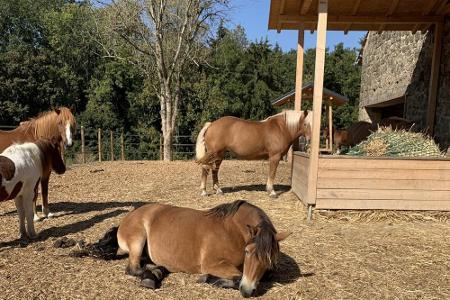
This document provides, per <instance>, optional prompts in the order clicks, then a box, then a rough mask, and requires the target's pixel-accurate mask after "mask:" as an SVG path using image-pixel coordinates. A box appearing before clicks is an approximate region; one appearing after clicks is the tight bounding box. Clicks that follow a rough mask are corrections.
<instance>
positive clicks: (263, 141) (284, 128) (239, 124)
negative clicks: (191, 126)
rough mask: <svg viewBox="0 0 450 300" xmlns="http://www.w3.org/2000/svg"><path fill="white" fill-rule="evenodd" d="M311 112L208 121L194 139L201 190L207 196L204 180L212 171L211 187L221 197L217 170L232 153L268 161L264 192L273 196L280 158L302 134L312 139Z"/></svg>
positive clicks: (290, 111)
mask: <svg viewBox="0 0 450 300" xmlns="http://www.w3.org/2000/svg"><path fill="white" fill-rule="evenodd" d="M312 116H313V114H312V113H309V114H308V111H305V112H303V111H302V112H297V111H293V110H288V111H284V112H281V113H279V114H277V115H274V116H271V117H269V118H267V119H265V120H263V121H247V120H242V119H239V118H235V117H223V118H220V119H218V120H216V121H214V122H212V123H210V122H207V123H206V124H205V125H204V126H203V128H202V130H201V131H200V133H199V135H198V137H197V144H196V149H195V151H196V160H197V162H198V163H199V164H201V165H202V180H201V185H200V188H201V190H202V196H206V195H207V193H206V180H207V178H208V173H209V169H211V170H212V179H213V188H214V189H215V190H216V193H217V194H221V193H222V190H221V189H220V187H219V168H220V164H221V163H222V160H223V157H224V154H225V152H226V151H227V150H228V151H231V152H233V153H234V154H236V155H237V156H238V157H239V158H242V159H249V160H256V159H269V163H270V164H269V176H268V179H267V185H266V190H267V192H268V193H269V194H270V196H272V197H276V196H277V194H276V192H275V191H274V189H273V182H274V179H275V173H276V171H277V167H278V163H279V162H280V159H281V158H282V157H283V156H284V155H285V154H286V153H287V151H288V150H289V147H290V146H291V145H292V143H293V142H294V141H295V140H296V139H298V138H299V136H301V135H303V136H306V137H307V138H309V137H310V136H311V123H312Z"/></svg>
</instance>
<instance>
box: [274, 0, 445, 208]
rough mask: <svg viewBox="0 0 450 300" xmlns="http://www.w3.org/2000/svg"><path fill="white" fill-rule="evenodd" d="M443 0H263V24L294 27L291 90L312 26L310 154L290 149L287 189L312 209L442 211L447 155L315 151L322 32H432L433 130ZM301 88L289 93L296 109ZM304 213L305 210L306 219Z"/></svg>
mask: <svg viewBox="0 0 450 300" xmlns="http://www.w3.org/2000/svg"><path fill="white" fill-rule="evenodd" d="M449 14H450V2H449V1H448V0H377V1H362V0H333V1H328V0H271V2H270V16H269V29H275V30H277V31H278V32H280V31H281V30H298V47H297V71H296V84H295V87H296V90H301V88H302V76H303V54H304V49H303V46H304V31H305V30H311V31H315V30H317V44H316V57H315V73H314V83H315V85H314V92H313V113H314V121H313V128H312V139H311V151H310V154H309V155H308V154H305V153H299V152H296V153H294V156H293V163H292V167H293V176H292V188H293V190H294V192H295V193H296V194H297V195H298V196H299V198H300V199H301V200H302V201H303V202H304V203H305V204H306V205H308V211H309V212H312V207H313V206H315V207H317V208H329V209H400V210H408V209H419V210H450V160H427V159H404V160H399V159H389V158H379V159H378V158H343V157H331V156H319V142H320V120H321V113H322V101H323V78H324V67H325V46H326V32H327V30H338V31H344V32H348V31H350V30H359V31H369V30H372V31H379V32H381V31H386V30H392V31H413V32H415V31H418V30H421V31H426V30H429V29H431V30H433V31H434V44H433V56H432V63H431V79H430V83H429V87H430V88H429V95H428V114H427V122H428V125H429V126H428V127H429V128H430V131H431V132H432V130H433V125H434V122H435V115H436V99H437V90H438V76H439V66H440V57H441V49H442V36H443V35H442V32H443V23H444V18H445V16H447V15H449ZM301 101H302V93H296V94H295V109H298V110H300V108H301ZM310 215H311V214H309V216H310Z"/></svg>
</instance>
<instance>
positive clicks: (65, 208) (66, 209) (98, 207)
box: [0, 201, 151, 251]
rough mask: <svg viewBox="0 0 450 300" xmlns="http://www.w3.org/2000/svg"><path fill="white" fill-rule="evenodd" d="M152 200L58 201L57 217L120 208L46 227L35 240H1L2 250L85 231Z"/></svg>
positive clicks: (51, 205)
mask: <svg viewBox="0 0 450 300" xmlns="http://www.w3.org/2000/svg"><path fill="white" fill-rule="evenodd" d="M149 203H151V202H144V201H135V202H131V201H127V202H120V201H110V202H57V203H52V204H50V211H51V212H53V213H55V215H56V216H55V217H57V218H58V217H62V216H67V215H75V214H82V213H88V212H93V211H99V212H101V211H104V210H108V209H112V208H118V209H116V210H113V211H109V212H105V213H101V214H97V215H95V216H93V217H91V218H89V219H87V220H82V221H79V222H75V223H71V224H67V225H62V226H53V227H50V228H46V229H44V230H42V231H40V232H39V233H38V235H39V236H38V238H37V239H36V240H33V241H25V240H23V239H16V240H13V241H8V242H0V251H2V248H7V247H18V246H19V247H26V246H27V245H28V244H29V243H30V242H39V241H45V240H47V239H49V238H51V237H54V238H58V237H63V236H65V235H68V234H73V233H77V232H80V231H84V230H86V229H88V228H90V227H92V226H94V225H95V224H97V223H100V222H103V221H104V220H107V219H110V218H113V217H117V216H119V215H121V214H123V213H126V212H128V211H129V209H124V208H126V207H130V206H131V207H133V208H138V207H140V206H142V205H145V204H149ZM14 213H16V211H10V212H7V213H5V214H3V215H11V214H14Z"/></svg>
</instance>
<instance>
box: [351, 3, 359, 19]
mask: <svg viewBox="0 0 450 300" xmlns="http://www.w3.org/2000/svg"><path fill="white" fill-rule="evenodd" d="M360 4H361V0H356V1H355V4H353V8H352V16H356V14H357V13H358V9H359V5H360Z"/></svg>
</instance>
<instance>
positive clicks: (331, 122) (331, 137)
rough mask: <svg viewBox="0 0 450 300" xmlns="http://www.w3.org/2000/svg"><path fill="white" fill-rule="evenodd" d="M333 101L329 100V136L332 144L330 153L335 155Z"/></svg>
mask: <svg viewBox="0 0 450 300" xmlns="http://www.w3.org/2000/svg"><path fill="white" fill-rule="evenodd" d="M331 100H332V99H328V106H327V107H328V136H329V143H330V152H331V153H333V104H332V102H331Z"/></svg>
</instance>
